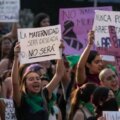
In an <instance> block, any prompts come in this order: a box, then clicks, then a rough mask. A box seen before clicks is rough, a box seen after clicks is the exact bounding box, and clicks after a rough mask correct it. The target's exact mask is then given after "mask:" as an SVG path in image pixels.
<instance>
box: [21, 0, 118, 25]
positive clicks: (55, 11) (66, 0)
mask: <svg viewBox="0 0 120 120" xmlns="http://www.w3.org/2000/svg"><path fill="white" fill-rule="evenodd" d="M103 1H104V2H103V3H100V2H98V3H97V6H112V7H113V10H114V11H120V2H119V3H112V2H107V3H106V2H105V0H103ZM114 1H115V0H113V2H114ZM92 6H94V3H93V2H89V0H78V1H75V0H73V1H72V0H21V9H24V8H29V9H31V11H32V12H33V13H34V14H35V15H36V14H37V13H39V12H45V13H48V14H49V15H50V18H51V24H52V25H54V24H58V18H59V9H60V8H80V7H92Z"/></svg>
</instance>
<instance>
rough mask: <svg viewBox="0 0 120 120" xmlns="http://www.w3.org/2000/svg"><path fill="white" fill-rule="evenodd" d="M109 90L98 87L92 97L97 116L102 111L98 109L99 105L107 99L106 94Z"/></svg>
mask: <svg viewBox="0 0 120 120" xmlns="http://www.w3.org/2000/svg"><path fill="white" fill-rule="evenodd" d="M109 91H110V89H109V88H107V87H98V88H97V89H96V90H95V91H94V93H93V96H92V103H93V104H94V105H95V106H96V113H97V115H101V114H102V110H101V107H100V103H101V102H102V103H104V102H105V101H106V99H107V98H108V93H109Z"/></svg>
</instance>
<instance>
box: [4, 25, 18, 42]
mask: <svg viewBox="0 0 120 120" xmlns="http://www.w3.org/2000/svg"><path fill="white" fill-rule="evenodd" d="M18 26H19V25H18V23H13V25H12V29H11V31H10V32H9V33H7V34H5V35H3V37H10V38H15V39H16V38H17V28H18ZM13 40H14V39H13Z"/></svg>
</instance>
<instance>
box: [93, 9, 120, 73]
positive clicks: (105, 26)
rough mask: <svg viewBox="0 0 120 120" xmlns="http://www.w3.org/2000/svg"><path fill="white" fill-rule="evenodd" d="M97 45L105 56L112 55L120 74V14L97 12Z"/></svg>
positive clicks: (95, 24) (94, 25)
mask: <svg viewBox="0 0 120 120" xmlns="http://www.w3.org/2000/svg"><path fill="white" fill-rule="evenodd" d="M93 30H94V31H95V44H96V45H97V47H98V51H99V52H100V53H101V54H103V55H112V56H115V59H116V67H117V70H118V71H119V74H120V66H119V65H120V52H119V51H120V12H115V11H114V12H113V11H109V12H108V11H100V10H96V11H95V19H94V24H93Z"/></svg>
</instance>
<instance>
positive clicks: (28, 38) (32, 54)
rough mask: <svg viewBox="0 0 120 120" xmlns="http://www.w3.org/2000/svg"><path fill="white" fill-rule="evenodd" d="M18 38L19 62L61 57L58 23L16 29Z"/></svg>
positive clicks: (59, 27)
mask: <svg viewBox="0 0 120 120" xmlns="http://www.w3.org/2000/svg"><path fill="white" fill-rule="evenodd" d="M18 40H19V41H20V46H21V54H20V62H21V64H24V63H33V62H40V61H45V60H52V59H60V58H61V53H60V49H59V46H60V40H61V26H60V25H55V26H50V27H43V28H30V29H27V28H25V29H18Z"/></svg>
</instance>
